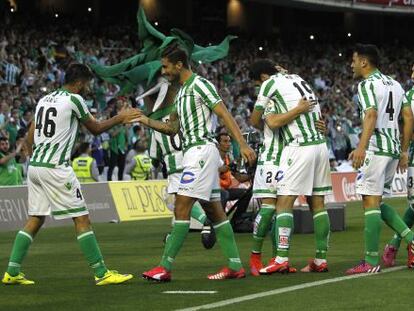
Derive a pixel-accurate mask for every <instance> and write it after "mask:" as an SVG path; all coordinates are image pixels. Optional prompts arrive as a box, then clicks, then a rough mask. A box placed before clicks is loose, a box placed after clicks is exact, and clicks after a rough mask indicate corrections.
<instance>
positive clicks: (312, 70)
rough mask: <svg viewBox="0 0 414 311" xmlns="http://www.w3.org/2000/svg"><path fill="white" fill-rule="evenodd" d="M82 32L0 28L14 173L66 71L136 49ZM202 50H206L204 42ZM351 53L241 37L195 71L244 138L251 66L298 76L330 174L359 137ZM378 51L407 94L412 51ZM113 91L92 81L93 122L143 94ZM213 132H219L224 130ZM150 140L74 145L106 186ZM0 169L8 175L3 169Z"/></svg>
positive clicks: (4, 113) (108, 35)
mask: <svg viewBox="0 0 414 311" xmlns="http://www.w3.org/2000/svg"><path fill="white" fill-rule="evenodd" d="M79 29H80V28H79ZM79 29H78V30H76V28H73V25H70V24H68V23H66V24H64V25H63V26H62V25H58V26H55V27H50V25H48V28H47V29H46V28H42V27H41V26H36V27H30V25H29V24H19V23H13V25H11V24H3V25H2V27H1V29H0V136H1V137H5V138H7V139H8V142H9V146H10V149H9V150H8V151H7V152H6V151H4V150H0V160H1V158H2V157H4V156H6V155H7V154H9V153H10V154H11V153H15V160H16V167H19V168H18V169H17V170H18V171H19V172H20V171H23V172H24V171H25V168H26V166H27V161H28V160H27V154H26V150H25V148H22V147H21V146H20V144H21V142H22V139H23V137H24V136H25V134H26V131H27V126H28V124H29V123H30V122H31V121H32V119H33V116H34V110H35V105H36V103H37V101H38V100H39V99H40V98H41V97H42V96H43V95H45V94H46V93H48V92H50V91H51V90H54V89H57V88H59V87H60V86H61V85H62V83H63V81H64V76H65V68H66V67H67V65H68V64H69V63H71V62H75V61H76V62H81V63H99V64H105V65H109V64H115V63H118V62H120V61H121V60H123V59H125V58H127V57H129V56H132V55H134V54H136V52H137V51H138V50H139V42H138V40H137V38H136V32H135V31H136V30H135V29H134V28H128V27H114V26H113V27H111V28H105V29H101V30H100V31H99V34H97V33H96V32H93V31H92V30H90V29H88V28H86V29H83V30H82V31H80V30H79ZM119 34H123V35H121V36H120V35H119ZM201 43H205V44H208V41H207V42H201ZM349 48H352V46H345V45H342V44H337V43H335V44H330V43H327V42H325V43H322V42H302V43H296V44H293V45H292V44H284V43H283V42H280V41H277V40H276V41H267V42H265V43H263V41H261V43H259V42H258V41H255V40H247V39H243V38H239V39H237V40H235V41H233V42H232V48H231V50H230V54H229V56H228V57H227V58H225V59H224V60H221V61H218V62H215V63H213V64H195V67H196V71H197V72H198V73H200V74H201V75H203V76H205V77H207V78H208V79H209V80H211V81H212V82H213V83H214V84H215V85H216V87H217V88H218V90H219V93H220V95H221V96H222V98H223V100H224V102H225V104H226V105H227V107H228V109H229V110H230V111H231V113H232V114H233V116H234V117H235V119H236V121H237V123H238V124H239V125H240V127H241V129H242V131H243V132H247V131H251V130H253V128H252V127H251V126H250V125H249V115H250V113H251V111H252V109H253V105H254V102H255V93H256V90H255V87H254V85H253V83H252V82H251V81H250V80H249V71H248V68H249V64H251V62H252V61H253V60H254V59H256V58H258V57H268V58H272V59H273V60H275V62H276V63H278V64H279V65H281V66H282V67H284V68H286V69H287V70H288V71H289V72H292V73H297V74H299V75H300V76H302V77H303V78H304V79H305V80H307V81H308V82H309V83H310V84H311V85H312V86H313V87H314V90H315V91H316V93H317V95H318V98H319V101H320V103H321V106H322V111H323V117H324V118H325V121H326V124H327V129H328V133H327V136H328V145H329V148H330V154H331V155H330V157H331V164H332V169H333V170H335V169H338V167H340V164H341V162H342V161H344V160H345V159H347V157H348V154H349V152H350V151H351V150H352V149H353V148H354V147H355V146H356V145H357V143H358V134H359V133H360V131H361V129H360V124H361V123H360V119H359V112H358V109H357V95H356V93H357V92H356V83H357V81H355V80H353V79H352V72H351V70H350V56H349V55H348V54H347V49H349ZM381 52H382V63H381V66H380V68H381V70H382V71H383V72H384V73H385V74H388V75H391V76H393V77H394V78H395V79H396V80H398V81H399V82H401V83H402V85H403V87H404V88H405V89H406V90H407V89H409V88H410V87H411V86H412V82H411V80H410V78H409V76H410V68H411V65H412V64H410V63H409V62H408V60H409V59H413V57H412V56H414V55H412V54H413V51H412V50H409V49H404V48H399V49H393V48H392V47H388V48H385V49H384V48H383V49H381ZM118 91H119V87H118V86H116V85H111V84H108V83H107V82H104V81H100V80H98V79H95V82H94V85H93V92H92V93H91V94H90V96H89V97H88V98H87V103H88V106H89V107H90V111H91V113H92V114H93V115H94V116H95V117H96V118H97V119H104V118H108V117H109V116H112V115H114V114H115V113H116V112H117V111H118V110H119V109H120V108H121V107H122V106H123V105H124V104H125V103H126V102H132V101H134V98H135V97H136V96H137V95H139V94H140V93H142V91H143V88H142V87H139V88H137V92H136V94H131V96H130V97H120V96H117V93H118ZM217 131H218V132H220V131H221V128H220V127H219V128H218V130H217ZM147 139H148V133H147V131H146V130H145V129H143V128H142V127H140V126H139V125H131V126H125V127H124V126H119V127H118V128H116V129H114V130H113V131H110V132H108V133H105V134H103V135H100V136H98V137H93V136H92V135H90V134H89V133H88V132H87V131H86V130H84V129H83V130H81V133H80V135H79V137H78V146H80V145H81V144H82V143H85V142H86V143H90V144H91V154H92V156H93V157H94V159H95V160H96V163H97V167H98V169H99V173H100V174H101V176H100V179H104V180H105V179H108V180H110V179H111V178H112V173H113V170H114V167H115V166H117V167H118V179H122V178H124V176H123V169H124V167H125V165H126V163H125V161H126V159H128V156H127V154H128V151H130V150H133V149H134V148H133V147H134V144H135V143H136V142H139V141H141V142H145V141H147ZM144 145H145V143H144ZM19 146H20V147H19ZM141 147H142V146H141ZM234 153H235V155H236V156H237V148H234ZM75 155H76V150H75ZM78 155H79V152H78ZM105 167H108V169H107V171H108V172H106V171H105V173H104V168H105ZM0 168H1V169H3V170H4V169H6V168H2V165H0ZM1 169H0V175H1ZM0 179H1V178H0ZM19 180H20V182H21V179H19ZM0 184H1V181H0Z"/></svg>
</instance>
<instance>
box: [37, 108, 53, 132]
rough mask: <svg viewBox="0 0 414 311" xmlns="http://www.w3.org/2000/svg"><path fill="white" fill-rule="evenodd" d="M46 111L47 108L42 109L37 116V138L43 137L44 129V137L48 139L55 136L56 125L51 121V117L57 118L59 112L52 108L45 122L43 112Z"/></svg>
mask: <svg viewBox="0 0 414 311" xmlns="http://www.w3.org/2000/svg"><path fill="white" fill-rule="evenodd" d="M44 110H45V107H40V108H39V111H38V112H37V116H36V127H35V129H36V130H37V136H40V135H41V132H42V129H43V135H45V136H46V137H52V136H53V135H55V132H56V123H55V121H53V120H52V119H51V117H56V116H57V110H56V108H55V107H50V108H49V109H47V110H46V113H45V118H44V120H43V112H44Z"/></svg>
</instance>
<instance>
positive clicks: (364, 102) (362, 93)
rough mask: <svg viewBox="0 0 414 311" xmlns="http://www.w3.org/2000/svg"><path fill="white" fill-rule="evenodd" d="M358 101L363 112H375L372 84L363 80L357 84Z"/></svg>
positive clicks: (375, 99) (375, 104)
mask: <svg viewBox="0 0 414 311" xmlns="http://www.w3.org/2000/svg"><path fill="white" fill-rule="evenodd" d="M358 99H359V104H360V105H361V108H362V110H363V111H366V110H368V109H371V108H374V109H375V110H377V107H378V105H377V98H376V96H375V91H374V84H373V83H372V82H370V81H367V80H365V81H362V82H361V83H359V84H358Z"/></svg>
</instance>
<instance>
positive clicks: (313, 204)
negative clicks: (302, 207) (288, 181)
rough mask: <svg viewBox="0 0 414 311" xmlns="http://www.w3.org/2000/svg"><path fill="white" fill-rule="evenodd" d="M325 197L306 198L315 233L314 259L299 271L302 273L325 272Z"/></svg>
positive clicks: (326, 225)
mask: <svg viewBox="0 0 414 311" xmlns="http://www.w3.org/2000/svg"><path fill="white" fill-rule="evenodd" d="M324 201H325V197H324V196H323V195H315V196H312V197H307V202H308V204H309V208H310V210H311V212H312V215H313V228H314V232H315V242H316V252H315V258H314V259H311V260H310V261H309V264H308V265H307V266H306V267H304V268H303V269H301V271H302V272H327V271H328V263H327V260H326V255H327V251H328V244H329V235H330V221H329V215H328V212H327V211H326V210H325V202H324Z"/></svg>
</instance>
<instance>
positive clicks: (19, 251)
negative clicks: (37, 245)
mask: <svg viewBox="0 0 414 311" xmlns="http://www.w3.org/2000/svg"><path fill="white" fill-rule="evenodd" d="M32 242H33V237H32V236H31V235H30V234H29V233H27V232H25V231H23V230H20V231H19V232H17V234H16V238H15V240H14V244H13V248H12V251H11V255H10V260H9V265H8V267H7V273H8V274H10V275H11V276H16V275H18V274H19V273H20V266H21V264H22V261H23V259H24V257H25V256H26V254H27V251H28V250H29V247H30V244H32Z"/></svg>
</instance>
